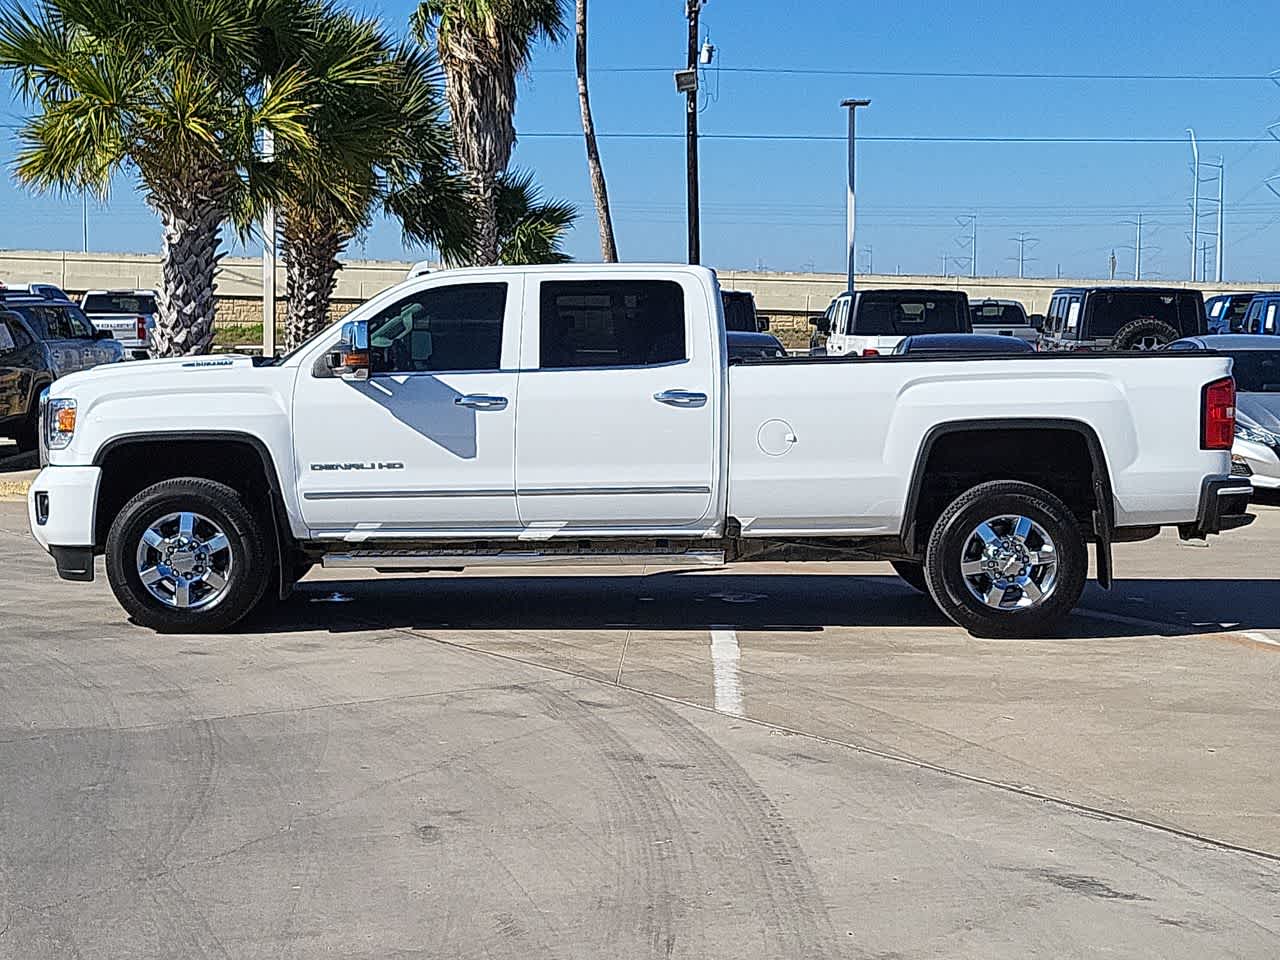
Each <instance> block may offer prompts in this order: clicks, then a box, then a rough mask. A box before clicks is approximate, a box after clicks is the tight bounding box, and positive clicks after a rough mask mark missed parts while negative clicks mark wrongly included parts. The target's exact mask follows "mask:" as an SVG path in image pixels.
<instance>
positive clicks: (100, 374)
mask: <svg viewBox="0 0 1280 960" xmlns="http://www.w3.org/2000/svg"><path fill="white" fill-rule="evenodd" d="M244 369H248V370H252V369H255V368H254V366H253V358H252V357H249V356H245V355H243V354H238V353H235V354H231V353H227V354H218V355H217V356H200V357H165V358H164V359H162V360H135V361H133V362H131V363H109V364H102V365H101V366H97V367H94V368H93V369H92V370H83V371H81V372H79V373H73V374H70V375H69V376H66V377H62V378H60V379H59V380H58V381H57V383H56V384H55V385H54V391H55V392H56V391H61V390H74V389H76V388H79V387H92V386H97V385H103V386H105V385H107V384H111V386H113V387H115V386H118V385H119V381H121V380H126V379H129V380H136V381H138V385H139V386H142V383H143V380H142V378H145V377H148V376H164V377H165V381H166V382H167V383H173V382H174V378H175V377H178V376H187V375H190V376H199V375H201V374H207V373H211V372H214V371H219V372H224V373H228V372H231V371H239V370H244Z"/></svg>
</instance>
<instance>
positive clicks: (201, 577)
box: [106, 477, 270, 633]
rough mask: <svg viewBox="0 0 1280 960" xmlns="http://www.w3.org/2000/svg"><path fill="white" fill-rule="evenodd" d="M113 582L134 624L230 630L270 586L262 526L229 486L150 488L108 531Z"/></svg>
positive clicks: (177, 482) (183, 481) (193, 480)
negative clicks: (267, 585)
mask: <svg viewBox="0 0 1280 960" xmlns="http://www.w3.org/2000/svg"><path fill="white" fill-rule="evenodd" d="M106 554H107V557H106V560H107V579H108V580H109V581H110V582H111V589H112V590H113V591H114V592H115V595H116V599H117V600H119V601H120V605H121V606H122V607H124V608H125V610H126V611H127V612H128V613H129V616H130V617H132V618H133V620H134V621H135V622H137V623H139V624H141V625H142V626H144V627H150V628H152V629H153V630H158V631H160V632H162V633H211V632H217V631H219V630H225V629H227V628H228V627H230V626H231V625H232V624H234V623H235V622H236V621H238V620H239V619H240V618H241V617H243V616H244V615H245V614H246V613H248V612H249V611H250V610H251V609H252V608H253V606H254V604H256V603H257V602H258V599H259V597H261V596H262V592H263V590H264V589H265V587H266V583H267V579H268V577H267V573H268V571H269V569H270V562H269V560H268V558H267V544H266V540H265V537H264V535H263V532H262V526H261V524H260V523H259V522H258V520H257V518H255V516H254V514H253V512H252V511H251V510H250V509H249V508H248V507H247V506H246V505H245V503H244V501H243V499H242V498H241V496H240V494H239V493H237V492H236V491H235V490H233V489H232V488H231V487H228V486H226V485H225V484H221V483H215V482H214V481H212V480H204V479H201V478H199V477H180V478H178V479H174V480H165V481H163V482H161V483H157V484H154V485H153V486H150V487H147V488H146V489H145V490H143V491H142V492H141V493H139V494H138V495H137V496H135V497H134V498H133V499H132V500H130V501H129V502H128V503H126V504H125V505H124V508H123V509H122V510H121V511H120V513H119V515H118V516H117V517H116V518H115V522H113V523H112V524H111V530H110V532H109V533H108V534H107V549H106Z"/></svg>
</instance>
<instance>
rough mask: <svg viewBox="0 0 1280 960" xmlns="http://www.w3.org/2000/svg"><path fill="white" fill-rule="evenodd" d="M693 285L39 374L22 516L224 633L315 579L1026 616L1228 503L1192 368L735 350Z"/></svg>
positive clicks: (1196, 528)
mask: <svg viewBox="0 0 1280 960" xmlns="http://www.w3.org/2000/svg"><path fill="white" fill-rule="evenodd" d="M722 311H723V308H722V304H721V298H720V292H719V289H718V286H717V283H716V278H715V275H714V274H712V273H711V272H710V271H709V270H706V269H702V268H699V267H688V266H651V265H645V266H629V265H610V266H581V265H566V266H557V267H502V268H488V269H468V270H447V271H441V272H436V273H430V274H427V275H423V276H418V277H414V278H411V279H409V280H407V281H405V282H404V283H402V284H400V285H399V286H397V287H394V288H392V289H390V290H387V291H385V292H383V293H381V294H379V295H378V296H376V297H374V298H373V299H372V300H370V301H369V302H367V303H365V304H363V305H362V306H360V307H359V308H358V309H356V310H355V311H353V312H352V313H351V314H349V315H348V317H347V318H346V319H345V322H341V323H338V324H335V325H334V326H333V327H331V328H329V329H328V330H326V331H325V332H323V333H322V334H320V335H319V336H318V337H316V338H315V339H313V340H312V341H310V342H308V343H306V344H304V345H303V346H301V347H299V348H298V349H296V350H294V351H293V352H292V353H289V354H287V355H286V356H283V357H280V358H276V359H269V360H266V361H262V360H255V359H251V358H249V357H235V356H223V357H188V358H178V359H168V360H154V361H140V362H138V363H131V364H127V365H116V366H114V367H107V368H100V369H97V370H94V371H91V372H86V373H77V374H74V375H72V376H68V377H65V378H63V379H61V380H58V381H57V382H56V383H55V384H54V385H53V387H52V388H51V390H50V392H49V393H48V394H47V396H46V397H45V398H44V400H43V404H42V412H41V425H40V433H41V438H42V452H43V455H44V459H45V460H46V461H47V464H48V465H47V466H46V467H45V468H44V469H43V470H42V471H41V473H40V474H39V476H38V477H37V478H36V480H35V482H34V483H33V484H32V487H31V492H30V495H29V511H30V522H31V529H32V531H33V533H34V535H35V537H36V539H37V540H38V541H39V542H40V543H41V544H42V545H43V546H45V547H46V548H47V549H48V550H49V552H50V553H51V554H52V555H53V557H54V560H55V562H56V564H57V568H58V572H59V573H60V574H61V575H62V577H64V578H65V579H70V580H91V579H93V576H94V557H95V555H98V554H105V555H106V572H107V577H108V579H109V580H110V583H111V587H112V589H113V590H114V592H115V594H116V597H117V598H118V599H119V601H120V603H121V604H122V605H123V606H124V608H125V609H126V610H127V611H128V613H129V615H130V616H131V617H132V618H133V619H134V620H135V621H137V622H138V623H141V624H144V625H147V626H149V627H153V628H155V629H159V630H173V631H211V630H220V629H224V628H226V627H228V626H230V625H231V624H233V623H235V622H236V621H237V620H239V619H240V618H241V617H243V616H244V615H245V614H246V613H248V612H249V611H250V610H251V609H252V608H253V607H254V605H255V604H256V603H258V602H259V600H260V599H261V598H262V597H263V596H264V595H265V594H268V593H269V594H272V595H280V596H284V595H286V594H287V593H288V591H289V589H290V588H291V586H292V585H293V583H294V582H295V581H296V580H297V578H299V577H300V576H301V575H302V574H303V573H305V572H306V570H307V569H308V568H309V567H310V566H312V565H313V564H316V563H320V564H323V565H324V566H325V567H369V568H373V569H376V570H393V571H404V570H415V571H424V572H425V571H430V570H441V569H447V570H453V569H457V568H461V567H472V566H482V567H514V566H520V565H526V564H563V565H576V564H584V563H592V564H635V563H643V564H651V565H665V566H670V567H682V566H683V567H688V566H695V567H698V566H706V565H719V564H723V563H730V562H744V561H753V560H827V559H868V560H873V559H880V560H886V559H887V560H889V561H891V562H892V563H893V564H894V566H895V568H896V569H897V570H898V572H899V573H900V574H901V575H902V576H903V577H904V579H906V580H907V581H908V582H909V583H911V584H912V585H913V586H916V587H918V588H919V589H921V590H924V591H926V592H927V593H928V594H929V595H930V596H931V597H932V598H933V600H934V601H935V602H936V603H937V604H938V606H939V607H940V608H941V609H942V610H943V611H944V612H945V613H946V615H947V616H948V617H950V618H951V619H952V620H953V621H954V622H956V623H957V624H960V625H961V626H963V627H965V628H967V629H969V630H970V631H973V632H974V633H978V634H985V635H997V636H1032V635H1037V634H1042V633H1045V632H1047V631H1052V630H1053V629H1054V628H1055V627H1056V626H1057V625H1058V624H1059V623H1060V622H1061V621H1062V620H1063V618H1064V617H1065V616H1066V615H1067V614H1068V613H1069V611H1070V610H1071V609H1072V607H1073V606H1074V605H1075V604H1076V602H1077V600H1078V599H1079V597H1080V593H1081V590H1082V589H1083V586H1084V582H1085V578H1086V575H1087V572H1088V563H1087V544H1089V543H1093V544H1095V545H1096V552H1097V575H1098V578H1099V580H1100V581H1101V582H1102V583H1103V584H1104V585H1107V584H1109V582H1110V578H1111V544H1112V543H1115V542H1117V541H1125V540H1139V539H1144V538H1147V537H1151V536H1154V535H1155V534H1156V533H1157V531H1158V530H1159V528H1160V527H1162V526H1168V525H1176V526H1177V527H1178V529H1179V532H1180V533H1181V535H1182V536H1183V537H1204V536H1206V535H1208V534H1211V533H1217V532H1219V531H1221V530H1225V529H1228V528H1230V527H1235V526H1241V525H1243V524H1245V523H1247V522H1249V520H1251V519H1252V518H1251V517H1250V516H1249V515H1247V514H1246V513H1245V507H1246V505H1247V503H1248V500H1249V494H1250V486H1249V484H1248V483H1247V482H1243V483H1242V482H1240V481H1239V480H1235V479H1232V478H1231V476H1230V467H1231V463H1230V457H1231V454H1230V449H1231V444H1232V439H1233V436H1232V434H1233V426H1234V405H1233V404H1234V384H1233V381H1232V378H1231V364H1230V361H1229V360H1228V359H1226V358H1224V357H1221V356H1216V355H1213V354H1211V353H1204V352H1194V353H1192V352H1188V353H1163V354H1152V355H1137V354H1128V355H1125V356H1123V357H1121V356H1104V355H1099V354H1057V355H1028V356H1017V357H1008V356H997V357H990V358H984V357H975V358H966V359H955V358H946V357H942V358H937V359H916V358H914V357H903V358H896V357H879V358H867V359H863V358H849V359H810V358H792V359H787V360H777V359H774V360H770V361H768V362H758V363H757V362H750V361H748V362H739V361H735V362H734V363H733V364H730V363H729V362H728V360H727V354H726V347H725V330H724V321H723V312H722Z"/></svg>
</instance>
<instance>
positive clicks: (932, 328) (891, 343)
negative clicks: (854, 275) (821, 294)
mask: <svg viewBox="0 0 1280 960" xmlns="http://www.w3.org/2000/svg"><path fill="white" fill-rule="evenodd" d="M815 326H816V330H815V331H814V337H815V339H816V338H817V336H818V335H819V334H826V335H827V341H826V354H827V356H831V357H851V356H862V357H878V356H881V355H882V354H886V353H892V352H893V348H894V347H896V346H897V345H898V343H899V342H900V341H901V340H902V338H903V337H911V336H918V335H921V334H930V333H970V332H971V331H972V326H971V323H970V319H969V298H968V296H966V295H965V293H964V292H963V291H961V290H858V291H857V292H855V293H842V294H841V295H840V296H838V297H836V298H835V300H833V301H832V303H831V306H829V307H828V308H827V313H826V314H825V316H824V317H823V318H822V319H821V320H819V321H818V322H817V323H816V324H815ZM819 352H820V348H819V346H818V344H817V343H815V342H813V341H811V342H810V353H811V354H817V353H819Z"/></svg>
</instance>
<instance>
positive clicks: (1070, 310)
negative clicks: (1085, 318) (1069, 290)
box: [1065, 297, 1097, 338]
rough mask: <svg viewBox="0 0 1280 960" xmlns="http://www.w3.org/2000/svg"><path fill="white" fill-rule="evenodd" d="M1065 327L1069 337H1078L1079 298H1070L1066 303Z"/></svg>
mask: <svg viewBox="0 0 1280 960" xmlns="http://www.w3.org/2000/svg"><path fill="white" fill-rule="evenodd" d="M1065 327H1066V331H1067V334H1068V335H1069V336H1070V337H1072V338H1075V337H1076V336H1077V335H1078V333H1079V330H1080V298H1079V297H1072V298H1071V299H1070V300H1069V301H1068V302H1067V318H1066V324H1065ZM1094 336H1097V334H1096V333H1095V334H1094Z"/></svg>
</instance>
